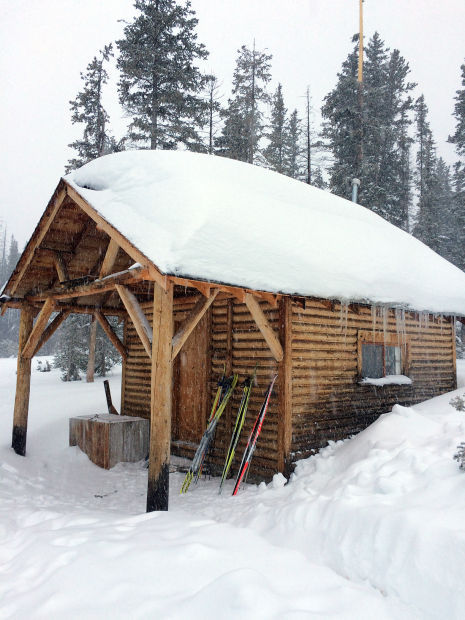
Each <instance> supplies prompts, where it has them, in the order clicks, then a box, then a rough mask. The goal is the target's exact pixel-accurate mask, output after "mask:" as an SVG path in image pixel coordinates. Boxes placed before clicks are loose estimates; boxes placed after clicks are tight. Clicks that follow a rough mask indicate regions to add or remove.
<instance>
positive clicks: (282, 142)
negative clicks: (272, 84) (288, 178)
mask: <svg viewBox="0 0 465 620" xmlns="http://www.w3.org/2000/svg"><path fill="white" fill-rule="evenodd" d="M286 125H287V109H286V107H285V105H284V98H283V90H282V86H281V84H278V88H277V89H276V92H275V94H274V95H273V99H272V102H271V119H270V126H269V132H268V134H267V138H268V145H267V147H266V149H265V150H264V151H263V155H264V157H265V159H266V162H267V164H268V166H269V167H270V168H271V169H272V170H275V171H276V172H280V173H283V172H284V171H285V169H286V146H287V142H288V139H287V126H286Z"/></svg>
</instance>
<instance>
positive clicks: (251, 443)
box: [233, 375, 278, 495]
mask: <svg viewBox="0 0 465 620" xmlns="http://www.w3.org/2000/svg"><path fill="white" fill-rule="evenodd" d="M277 377H278V375H275V376H274V377H273V379H272V381H271V383H270V385H269V386H268V389H267V391H266V394H265V400H264V401H263V405H262V406H261V409H260V411H259V413H258V415H257V418H256V420H255V424H254V425H253V428H252V432H251V433H250V435H249V439H248V441H247V445H246V447H245V450H244V456H243V457H242V461H241V466H240V467H239V472H238V474H237V478H236V484H235V486H234V491H233V495H236V494H237V492H238V490H239V487H240V486H241V482H242V480H243V479H244V476H246V474H247V471H248V469H249V466H250V461H251V460H252V456H253V453H254V452H255V448H256V446H257V439H258V437H259V435H260V432H261V430H262V426H263V421H264V419H265V416H266V412H267V410H268V404H269V402H270V397H271V392H272V391H273V387H274V384H275V381H276V379H277Z"/></svg>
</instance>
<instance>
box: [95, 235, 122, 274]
mask: <svg viewBox="0 0 465 620" xmlns="http://www.w3.org/2000/svg"><path fill="white" fill-rule="evenodd" d="M118 252H119V245H118V244H117V243H116V241H115V240H114V239H110V243H109V244H108V247H107V251H106V253H105V258H104V259H103V263H102V266H101V268H100V273H99V278H104V277H105V276H107V275H108V274H109V273H110V272H111V270H112V269H113V265H114V264H115V261H116V256H117V255H118Z"/></svg>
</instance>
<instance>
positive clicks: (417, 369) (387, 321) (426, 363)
mask: <svg viewBox="0 0 465 620" xmlns="http://www.w3.org/2000/svg"><path fill="white" fill-rule="evenodd" d="M196 300H197V298H195V297H191V298H189V297H187V298H183V299H175V302H174V308H175V310H174V318H175V322H176V323H177V324H179V322H181V321H182V320H184V318H185V317H186V316H187V313H188V312H189V310H190V309H191V308H192V307H193V305H194V304H195V302H196ZM260 307H261V308H262V310H263V311H264V313H265V315H266V317H267V319H268V321H269V322H270V324H271V326H272V327H273V329H274V330H275V332H276V333H280V336H281V340H282V342H283V344H284V340H286V341H287V344H288V346H289V345H290V357H291V372H290V373H289V374H290V375H291V377H292V381H291V387H290V390H289V391H288V397H289V399H290V400H291V407H290V408H291V410H292V419H291V424H290V426H291V434H292V438H291V454H290V460H291V461H295V460H297V459H299V458H303V457H305V456H308V455H310V454H311V453H313V452H314V451H316V450H318V449H319V448H320V447H322V446H324V445H326V444H327V442H328V440H338V439H342V438H345V437H348V436H350V435H352V434H354V433H356V432H359V431H360V430H362V429H364V428H366V426H368V425H369V424H371V423H372V422H373V421H374V420H375V419H376V418H377V417H378V416H379V415H380V414H382V413H385V412H388V411H390V410H391V409H392V407H393V406H394V405H395V404H396V403H399V404H403V405H411V404H414V403H417V402H420V401H423V400H425V399H428V398H431V397H433V396H436V395H438V394H441V393H444V392H446V391H449V390H452V389H455V387H456V374H455V340H454V338H455V333H454V327H453V321H452V320H451V319H449V318H447V317H433V316H432V315H427V314H425V315H421V314H420V315H419V314H418V313H413V312H408V313H400V312H399V311H395V310H389V309H386V310H385V309H383V308H376V307H373V308H371V307H369V306H359V305H355V304H352V305H350V306H344V305H341V304H340V303H333V304H330V303H329V302H327V301H322V300H316V299H307V300H301V301H300V302H299V303H297V302H296V301H293V302H292V304H291V313H290V324H291V326H292V332H291V335H290V337H288V338H286V339H285V335H283V329H282V325H281V323H282V313H281V317H280V311H279V310H278V309H277V308H272V307H271V306H270V305H269V304H268V303H267V302H264V301H261V302H260ZM143 309H144V311H145V313H146V315H147V318H148V319H149V321H150V322H151V321H152V314H151V313H152V307H151V304H150V303H149V304H143ZM202 321H205V323H204V327H202V329H206V330H207V335H208V334H210V337H209V340H208V342H209V345H208V351H207V355H206V357H205V360H206V365H207V368H206V369H205V374H204V381H205V384H204V385H205V386H206V388H207V389H206V391H205V393H204V396H202V399H203V400H202V402H203V403H204V405H202V406H203V407H204V414H203V417H204V421H203V422H202V424H201V428H202V427H203V428H205V424H206V419H207V416H208V414H209V411H210V407H211V403H212V402H213V398H214V395H215V392H216V388H217V382H218V379H219V378H220V377H221V375H222V374H223V369H224V368H225V369H226V374H227V375H228V376H229V375H230V374H232V373H233V372H236V373H238V374H239V383H238V387H237V388H236V390H235V393H234V395H233V397H232V399H231V401H230V404H229V405H228V407H227V408H226V411H225V412H224V414H223V416H222V419H221V420H220V423H219V425H218V428H217V435H216V443H215V450H214V453H213V455H212V459H211V461H212V469H213V473H218V472H220V471H221V469H222V466H223V462H224V455H225V453H226V450H227V447H228V445H229V441H230V437H231V433H232V428H233V425H234V420H235V415H236V413H237V409H238V406H239V402H240V398H241V389H240V384H241V383H242V381H243V380H244V379H245V377H246V376H248V375H249V374H251V373H252V372H253V370H254V368H255V366H256V365H257V385H256V386H254V389H253V392H252V398H251V401H250V404H249V410H248V415H247V419H246V423H245V426H244V429H243V432H242V438H241V442H240V445H239V448H238V450H237V452H236V454H237V455H238V457H237V458H236V462H235V463H234V464H233V467H232V472H233V475H235V472H236V471H237V467H238V464H239V463H238V461H239V460H240V457H241V455H242V452H243V449H244V446H245V442H246V439H247V437H248V434H249V432H250V429H251V427H252V425H253V422H254V420H255V417H256V415H257V413H258V411H259V408H260V405H261V403H262V401H263V396H264V393H265V390H266V388H267V386H268V383H269V382H270V380H271V378H272V377H273V375H274V374H275V373H276V372H278V370H279V368H280V366H279V364H278V363H277V362H276V360H275V359H274V358H273V357H272V355H271V353H270V351H269V349H268V346H267V344H266V342H265V340H264V338H263V336H262V334H261V333H260V331H259V330H258V328H257V326H256V324H255V322H254V320H253V318H252V316H251V315H250V313H249V311H248V309H247V307H246V306H245V304H243V303H239V302H238V301H236V300H234V299H220V300H216V301H215V302H214V303H213V305H212V307H211V308H210V309H209V311H208V312H207V315H206V317H205V318H204V319H202ZM199 326H200V324H199ZM198 328H199V327H197V328H196V329H198ZM360 331H363V332H367V331H371V332H372V333H374V334H375V333H376V334H379V333H382V334H386V337H387V338H388V339H389V338H390V336H392V335H400V336H399V338H400V340H402V339H403V340H404V341H406V340H407V341H408V343H409V346H408V360H407V363H408V369H407V374H408V376H409V377H410V378H411V379H412V381H413V384H412V385H411V386H408V385H407V386H406V385H403V386H398V385H390V386H384V387H375V386H373V385H360V384H359V375H358V369H359V364H358V350H359V347H358V338H359V336H358V334H359V332H360ZM125 345H126V347H127V350H128V357H127V361H126V364H125V367H124V370H123V386H122V407H121V408H122V413H123V414H126V415H138V416H142V417H146V418H148V417H149V414H150V360H149V358H148V356H147V354H146V352H145V350H144V348H143V346H142V344H141V343H140V341H139V338H138V336H137V333H136V331H135V329H134V327H133V325H132V324H131V322H130V320H128V321H127V325H126V328H125ZM186 345H187V343H186ZM181 354H182V352H181ZM181 354H180V355H181ZM175 378H176V372H175ZM175 380H176V379H175ZM185 381H186V378H184V382H185ZM193 382H194V383H196V384H197V383H199V382H200V383H202V381H201V380H200V379H199V377H198V376H196V377H194V376H193ZM192 388H193V389H194V391H195V392H197V391H200V392H201V391H202V386H201V385H194V386H190V389H192ZM186 389H187V391H189V386H187V388H186ZM280 390H283V382H282V381H280V380H278V382H277V383H276V384H275V389H274V392H273V396H272V398H271V402H270V408H269V411H268V414H267V417H266V419H265V423H264V426H263V430H262V434H261V436H260V439H259V442H258V444H257V450H256V452H255V455H254V459H253V462H252V468H251V472H250V479H252V480H259V479H266V480H269V479H270V478H271V477H272V475H273V473H275V472H276V471H278V469H279V468H280V467H281V468H282V467H283V462H287V461H286V458H285V456H286V455H281V454H279V450H280V449H281V445H282V438H281V439H280V430H279V427H278V409H279V407H280V403H281V406H282V403H283V402H284V400H285V399H282V398H280ZM186 393H187V392H186ZM174 394H176V392H175V391H174ZM179 397H180V396H179V394H178V395H177V396H176V398H179ZM181 398H184V397H183V396H182V394H181ZM173 409H174V410H178V411H180V410H179V405H178V404H176V402H175V403H174V406H173ZM184 411H185V413H183V414H182V415H187V414H188V411H189V407H185V408H184ZM176 424H179V421H178V422H176V420H173V432H175V428H176ZM282 432H283V431H282V428H281V435H282ZM173 437H174V436H173ZM181 443H182V442H181ZM191 443H192V445H190V447H189V445H187V446H185V448H186V449H185V450H184V453H185V455H186V456H192V454H193V451H194V450H195V442H191ZM181 447H182V446H181ZM173 449H174V452H175V453H177V454H183V451H182V450H181V451H179V446H178V445H176V446H174V448H173Z"/></svg>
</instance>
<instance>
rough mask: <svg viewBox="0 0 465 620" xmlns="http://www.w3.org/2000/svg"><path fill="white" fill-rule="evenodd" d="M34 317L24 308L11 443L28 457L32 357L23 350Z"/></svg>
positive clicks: (20, 321)
mask: <svg viewBox="0 0 465 620" xmlns="http://www.w3.org/2000/svg"><path fill="white" fill-rule="evenodd" d="M34 316H35V311H34V310H33V309H32V308H31V307H29V306H23V308H22V309H21V317H20V320H19V347H18V367H17V373H16V396H15V408H14V415H13V436H12V441H11V447H12V448H13V450H14V451H15V452H16V454H19V455H20V456H26V437H27V416H28V413H29V393H30V388H31V356H29V357H24V356H23V349H24V346H25V344H26V343H27V341H28V339H29V336H30V335H31V332H32V327H33V321H34Z"/></svg>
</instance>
